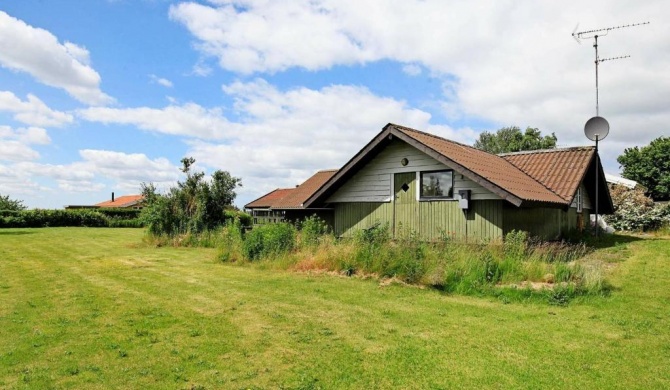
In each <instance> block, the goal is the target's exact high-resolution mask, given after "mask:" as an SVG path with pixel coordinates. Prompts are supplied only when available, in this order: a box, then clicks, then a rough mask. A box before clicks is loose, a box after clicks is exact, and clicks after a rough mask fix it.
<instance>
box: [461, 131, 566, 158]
mask: <svg viewBox="0 0 670 390" xmlns="http://www.w3.org/2000/svg"><path fill="white" fill-rule="evenodd" d="M557 140H558V139H557V138H556V135H555V134H554V133H551V135H545V136H544V137H543V136H542V133H541V132H540V130H538V129H537V128H533V127H528V128H526V131H525V132H524V133H522V132H521V129H520V128H519V127H517V126H512V127H503V128H502V129H500V130H498V131H496V132H495V133H491V132H488V131H485V132H483V133H481V134H480V135H479V139H477V140H476V141H475V145H474V147H475V148H477V149H481V150H484V151H486V152H489V153H493V154H499V153H509V152H519V151H522V150H537V149H551V148H555V147H556V141H557Z"/></svg>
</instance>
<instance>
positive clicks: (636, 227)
mask: <svg viewBox="0 0 670 390" xmlns="http://www.w3.org/2000/svg"><path fill="white" fill-rule="evenodd" d="M610 195H611V196H612V202H613V203H614V214H612V215H606V216H605V221H606V222H607V223H608V224H609V225H610V226H612V227H613V228H614V229H616V230H627V231H647V230H655V229H658V228H660V227H661V226H663V225H664V224H667V223H670V207H669V206H659V205H654V201H653V200H651V198H649V197H647V196H645V194H644V192H643V191H642V190H640V189H629V188H626V187H624V186H620V185H613V186H610Z"/></svg>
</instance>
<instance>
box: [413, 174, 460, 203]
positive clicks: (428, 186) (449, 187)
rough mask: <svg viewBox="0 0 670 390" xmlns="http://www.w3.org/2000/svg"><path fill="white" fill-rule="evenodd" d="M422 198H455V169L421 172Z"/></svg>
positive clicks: (420, 188) (420, 189)
mask: <svg viewBox="0 0 670 390" xmlns="http://www.w3.org/2000/svg"><path fill="white" fill-rule="evenodd" d="M419 182H420V185H419V191H420V199H453V198H454V171H452V170H450V169H445V170H441V171H424V172H420V173H419Z"/></svg>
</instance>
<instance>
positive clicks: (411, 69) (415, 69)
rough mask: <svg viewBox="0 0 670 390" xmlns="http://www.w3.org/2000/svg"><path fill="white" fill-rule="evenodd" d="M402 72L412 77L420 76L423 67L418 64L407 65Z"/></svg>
mask: <svg viewBox="0 0 670 390" xmlns="http://www.w3.org/2000/svg"><path fill="white" fill-rule="evenodd" d="M402 71H403V72H405V73H407V74H408V75H410V76H418V75H420V74H421V67H420V66H419V65H416V64H407V65H404V66H403V67H402Z"/></svg>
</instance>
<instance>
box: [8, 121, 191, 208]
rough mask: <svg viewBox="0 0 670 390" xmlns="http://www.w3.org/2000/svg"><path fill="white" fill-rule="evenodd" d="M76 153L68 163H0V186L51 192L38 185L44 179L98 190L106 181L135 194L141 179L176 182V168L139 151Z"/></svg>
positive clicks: (34, 135)
mask: <svg viewBox="0 0 670 390" xmlns="http://www.w3.org/2000/svg"><path fill="white" fill-rule="evenodd" d="M6 133H7V129H6V128H0V137H2V136H3V135H5V134H6ZM17 133H18V134H19V135H16V134H17ZM38 133H39V132H38V131H35V130H32V131H31V130H30V129H27V130H26V131H19V132H13V134H15V138H17V139H18V138H21V137H27V138H29V139H37V140H39V134H38ZM11 142H14V141H11ZM16 142H18V141H16ZM5 144H6V142H4V141H3V142H2V143H0V155H1V153H2V152H3V150H2V147H3V145H5ZM79 154H80V157H81V160H79V161H74V162H72V163H69V164H43V163H38V162H34V161H25V159H24V160H22V161H18V162H14V163H7V164H2V163H1V162H0V185H2V186H3V188H7V191H9V192H11V193H17V194H28V195H35V194H36V193H37V191H38V190H39V191H42V192H44V191H46V192H53V189H52V188H49V187H44V186H42V185H40V184H38V183H39V182H40V181H43V180H45V179H46V180H53V181H55V182H56V183H57V186H58V188H59V189H60V190H62V191H64V192H68V193H82V192H99V191H101V190H103V189H105V188H106V187H107V184H106V183H109V185H111V186H112V189H116V190H120V191H126V192H127V193H138V192H139V190H140V183H142V182H154V183H156V184H157V185H158V186H159V187H169V186H172V185H174V184H175V183H176V181H177V179H178V177H179V174H180V171H179V169H178V167H177V166H175V165H172V164H171V163H170V162H169V161H168V160H167V159H165V158H155V159H151V158H149V157H148V156H146V155H145V154H140V153H130V154H129V153H122V152H114V151H109V150H93V149H85V150H80V151H79Z"/></svg>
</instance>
